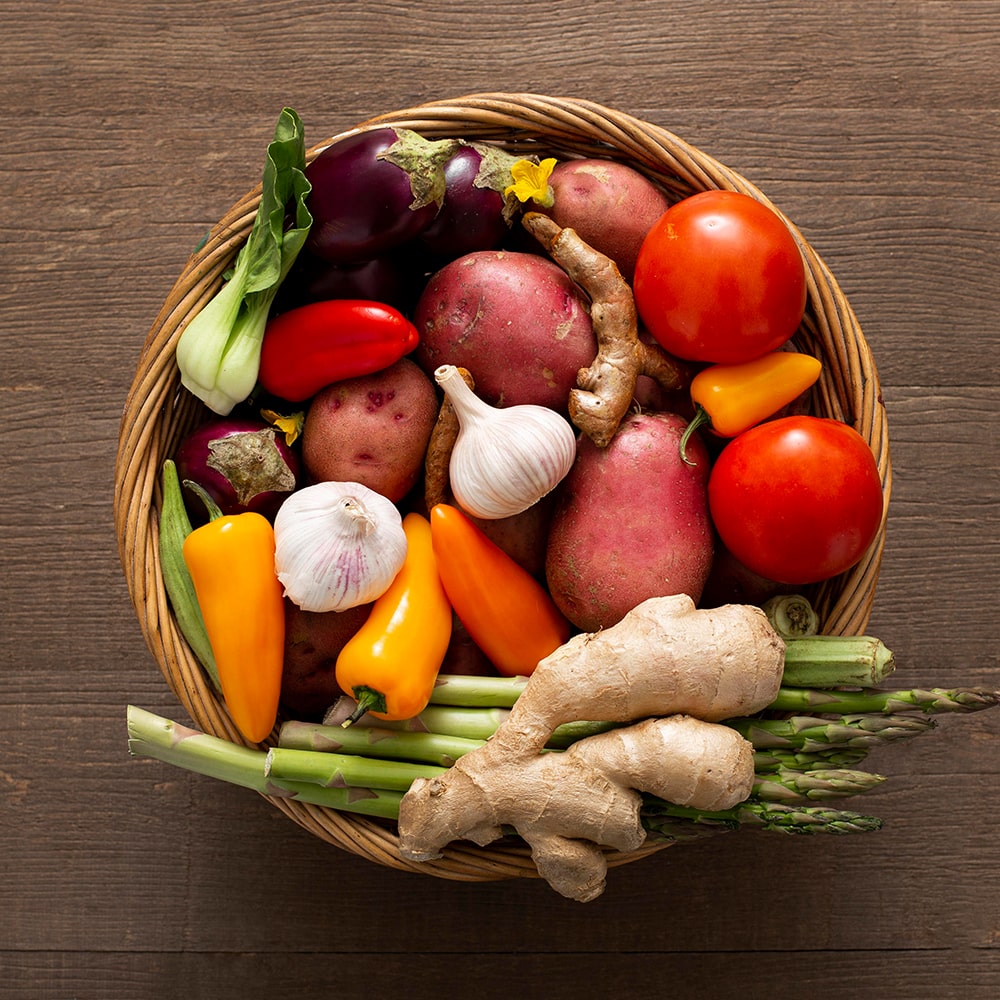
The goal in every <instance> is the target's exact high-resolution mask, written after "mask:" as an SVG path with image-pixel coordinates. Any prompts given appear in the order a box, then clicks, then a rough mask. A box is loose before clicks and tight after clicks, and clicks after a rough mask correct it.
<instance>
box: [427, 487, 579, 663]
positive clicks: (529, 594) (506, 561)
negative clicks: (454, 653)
mask: <svg viewBox="0 0 1000 1000" xmlns="http://www.w3.org/2000/svg"><path fill="white" fill-rule="evenodd" d="M430 520H431V537H432V538H433V541H434V554H435V555H436V556H437V561H438V572H439V573H440V574H441V582H442V583H443V584H444V589H445V592H446V593H447V595H448V600H449V601H450V602H451V606H452V607H453V608H454V609H455V614H457V615H458V617H459V620H460V621H461V622H462V624H463V625H464V626H465V629H466V631H467V632H468V633H469V635H470V636H471V637H472V641H473V642H474V643H475V644H476V645H477V646H478V647H479V648H480V649H481V650H482V651H483V652H484V653H485V654H486V656H487V658H488V659H489V660H490V662H491V663H492V664H493V666H494V667H496V669H497V670H498V671H499V672H500V673H501V674H504V675H506V676H508V677H516V676H519V675H521V676H528V675H530V674H531V673H532V671H534V669H535V667H536V666H537V665H538V661H539V660H541V659H543V658H544V657H546V656H548V655H549V653H551V652H553V650H555V649H557V648H558V647H559V646H561V645H562V644H563V643H564V642H565V641H566V640H567V639H568V638H569V634H570V625H569V622H567V621H566V619H565V618H564V617H563V615H562V613H561V612H560V611H559V609H558V608H557V607H556V605H555V602H554V601H553V600H552V598H551V597H550V596H549V593H548V591H547V590H546V589H545V588H544V587H543V586H542V585H541V584H540V583H539V582H538V581H537V580H536V579H535V578H534V577H533V576H532V575H531V574H530V573H529V572H528V571H527V570H526V569H524V568H523V567H522V566H520V565H519V564H518V563H517V562H515V561H514V560H513V559H512V558H511V557H510V556H509V555H507V553H506V552H504V551H503V549H501V548H500V547H499V546H498V545H496V544H494V543H493V542H492V541H491V540H490V539H489V538H487V537H486V535H484V534H483V532H482V531H480V530H479V528H477V527H476V525H475V524H474V523H473V522H472V521H471V520H470V519H469V518H468V517H467V516H466V515H465V514H464V513H463V512H462V511H461V510H459V509H458V508H457V507H454V506H451V505H450V504H443V503H440V504H436V505H435V506H434V507H433V508H432V509H431V518H430Z"/></svg>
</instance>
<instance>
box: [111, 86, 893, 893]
mask: <svg viewBox="0 0 1000 1000" xmlns="http://www.w3.org/2000/svg"><path fill="white" fill-rule="evenodd" d="M384 125H399V126H402V127H407V128H411V129H414V130H415V131H418V132H421V133H423V134H425V135H427V136H428V137H443V136H447V135H453V136H459V137H464V138H476V139H480V140H483V141H491V142H495V143H497V144H500V145H505V146H509V147H512V148H517V149H524V148H534V149H540V150H544V151H545V153H546V154H547V155H559V156H566V157H569V156H573V157H581V156H602V157H607V158H612V159H622V160H624V161H626V162H628V163H629V164H630V165H633V166H635V167H637V168H638V169H640V170H641V171H642V172H643V173H646V174H647V175H648V176H650V177H652V178H653V179H654V180H655V181H657V182H658V183H660V184H661V185H662V186H663V187H664V189H665V190H666V191H667V193H668V195H670V196H671V197H672V199H674V200H676V199H677V198H680V197H684V196H685V195H686V194H691V193H694V192H695V191H698V190H704V189H709V188H720V189H723V190H732V191H739V192H741V193H743V194H748V195H750V196H751V197H754V198H756V199H757V200H759V201H762V202H764V203H765V204H767V205H768V206H769V207H771V208H772V209H774V210H775V211H776V212H778V214H779V215H780V216H781V217H782V218H783V219H784V220H785V222H786V223H787V224H788V226H789V229H790V230H791V232H792V234H793V235H794V237H795V239H796V241H797V243H798V245H799V247H800V250H801V251H802V254H803V258H804V260H805V262H806V271H807V279H808V306H807V316H806V320H805V321H804V323H803V327H802V329H801V330H800V333H799V335H797V339H799V340H801V341H803V342H805V343H806V346H808V347H809V348H810V349H811V350H814V351H816V352H817V353H819V354H821V355H822V356H823V359H824V375H823V377H822V378H821V382H820V384H819V385H818V387H817V393H818V397H819V400H820V406H821V412H822V413H823V414H824V415H828V416H832V417H835V418H836V419H839V420H843V421H844V422H846V423H848V424H851V425H852V426H854V427H855V429H857V430H858V431H859V432H860V433H861V434H862V436H863V437H865V439H866V440H867V441H868V442H869V444H870V446H871V448H872V451H873V453H874V455H875V458H876V463H877V466H878V470H879V475H880V477H881V480H882V489H883V496H884V499H885V503H884V507H883V519H882V523H881V525H880V529H879V532H878V534H877V536H876V538H875V540H874V541H873V542H872V544H871V546H870V547H869V550H868V551H867V553H866V554H865V556H864V557H863V558H862V559H861V561H860V562H859V563H858V564H857V565H856V566H855V567H853V568H852V569H851V570H849V571H848V572H847V573H844V574H841V576H840V577H837V578H834V579H833V580H830V581H826V582H825V583H823V584H820V585H818V586H816V587H814V588H810V591H809V596H810V597H811V598H812V600H813V601H814V603H815V604H816V606H817V607H818V608H820V609H821V610H822V617H823V621H824V631H827V632H831V633H836V634H861V633H863V632H864V630H865V628H866V627H867V624H868V621H869V618H870V615H871V609H872V604H873V601H874V595H875V589H876V585H877V582H878V574H879V568H880V564H881V558H882V552H883V548H884V544H885V529H886V516H887V514H888V507H889V498H890V494H891V484H892V466H891V460H890V454H889V439H888V428H887V423H886V414H885V407H884V404H883V400H882V396H881V390H880V385H879V380H878V374H877V370H876V366H875V362H874V359H873V358H872V355H871V351H870V349H869V346H868V344H867V341H866V340H865V338H864V335H863V333H862V331H861V327H860V325H859V323H858V321H857V318H856V316H855V315H854V311H853V309H852V308H851V306H850V304H849V302H848V301H847V299H846V296H845V295H844V294H843V292H842V290H841V289H840V286H839V285H838V283H837V281H836V279H835V278H834V276H833V274H832V273H831V271H830V270H829V268H828V267H827V266H826V264H825V262H824V261H823V260H822V259H821V258H820V257H819V255H818V254H817V253H816V251H815V250H814V249H813V247H812V246H811V245H810V244H809V242H808V241H807V240H806V239H805V238H804V237H803V235H802V233H801V232H800V231H799V230H798V228H797V227H796V225H795V224H794V222H793V221H792V220H791V219H789V218H788V217H787V216H785V215H784V213H783V212H782V211H781V209H780V207H779V206H777V205H775V204H774V203H772V202H771V201H770V200H769V199H768V198H767V196H766V195H765V194H764V193H763V192H762V191H761V190H760V189H758V188H757V187H756V186H755V185H754V184H753V183H751V182H750V181H749V180H747V179H746V178H745V177H743V176H742V175H740V174H739V173H737V172H736V171H734V170H732V169H730V168H729V167H726V166H725V165H724V164H722V163H720V162H719V161H718V160H716V159H715V158H714V157H712V156H710V155H709V154H707V153H704V152H702V151H701V150H699V149H697V148H696V147H694V146H692V145H691V144H689V143H687V142H686V141H684V140H683V139H681V138H680V137H679V136H676V135H675V134H674V133H672V132H670V131H669V130H668V129H666V128H663V127H662V126H659V125H656V124H653V123H651V122H646V121H643V120H641V119H639V118H636V117H634V116H632V115H629V114H626V113H623V112H620V111H617V110H614V109H612V108H608V107H606V106H604V105H601V104H598V103H595V102H593V101H589V100H584V99H579V98H567V97H563V98H558V97H547V96H544V95H540V94H535V93H530V92H510V93H507V92H478V93H472V94H467V95H465V96H462V97H457V98H452V99H448V100H445V101H434V102H427V103H424V104H419V105H416V106H414V107H410V108H404V109H400V110H397V111H391V112H387V113H384V114H380V115H377V116H374V117H372V118H369V119H366V120H364V121H362V122H360V123H359V124H357V125H355V126H353V127H352V128H350V129H347V130H345V131H342V132H340V133H337V134H336V135H333V136H331V137H330V138H328V139H326V140H324V141H323V142H320V143H317V144H315V145H313V146H311V147H310V149H309V150H308V153H307V158H308V159H309V160H312V159H313V158H315V156H317V155H318V154H319V152H320V151H322V150H323V149H325V148H326V147H327V146H329V145H330V144H331V143H333V142H335V141H338V140H339V139H342V138H345V137H346V136H348V135H351V134H354V133H356V132H358V131H361V130H365V129H371V128H377V127H380V126H384ZM259 199H260V185H258V186H257V187H256V188H254V189H252V190H251V191H249V192H247V193H246V194H244V195H243V196H242V197H241V198H239V199H238V200H237V201H236V202H235V203H234V204H233V205H232V207H231V208H230V209H229V210H228V211H227V212H226V213H225V215H224V216H223V217H222V218H221V219H220V220H219V221H218V222H217V223H216V224H215V225H214V226H213V227H212V229H211V231H210V233H209V235H208V237H207V239H206V240H205V242H204V243H203V245H202V246H201V247H199V249H198V250H197V251H195V252H194V253H193V254H192V255H191V256H190V258H189V259H188V261H187V262H186V264H185V265H184V267H183V269H182V271H181V273H180V275H179V276H178V278H177V280H176V282H175V284H174V286H173V287H172V288H171V290H170V292H169V294H168V296H167V298H166V300H165V301H164V303H163V305H162V307H161V308H160V310H159V312H158V314H157V316H156V318H155V320H154V322H153V324H152V326H151V328H150V330H149V332H148V334H147V336H146V338H145V340H144V343H143V346H142V349H141V351H140V354H139V358H138V361H137V364H136V370H135V376H134V379H133V382H132V384H131V387H130V389H129V392H128V395H127V397H126V400H125V405H124V408H123V413H122V419H121V426H120V432H119V442H118V450H117V455H116V461H115V497H114V513H115V529H116V533H117V537H118V546H119V558H120V561H121V564H122V568H123V571H124V574H125V577H126V581H127V584H128V589H129V594H130V597H131V600H132V603H133V607H134V609H135V612H136V615H137V618H138V620H139V624H140V628H141V630H142V633H143V636H144V639H145V641H146V644H147V646H148V648H149V649H150V652H151V653H152V655H153V657H154V659H155V660H156V662H157V665H158V667H159V669H160V671H161V673H162V674H163V677H164V679H165V681H166V683H167V684H168V686H169V687H170V689H171V690H172V691H173V693H174V694H175V696H176V697H177V699H178V701H179V702H180V703H181V704H182V706H183V707H184V709H185V710H186V711H187V712H188V714H189V715H190V717H191V718H192V719H193V720H194V721H195V723H196V724H197V725H198V726H200V727H201V728H202V729H203V730H204V731H205V732H209V733H212V734H214V735H216V736H220V737H223V738H225V739H228V740H231V741H232V742H235V743H245V742H246V741H245V740H244V739H243V738H242V737H241V735H240V734H239V732H238V731H237V730H236V728H235V727H234V726H233V724H232V722H231V721H230V719H229V716H228V714H227V713H226V710H225V707H224V705H223V704H222V703H221V702H220V699H219V697H218V696H217V695H216V694H215V692H214V690H213V689H212V687H211V685H210V684H209V683H208V682H207V680H206V678H205V675H204V673H203V671H202V669H201V667H200V665H199V664H198V663H197V661H196V659H195V658H194V656H193V654H192V653H191V650H190V649H189V648H188V646H187V643H186V642H185V641H184V639H183V637H182V636H181V635H180V633H179V631H178V629H177V625H176V622H175V621H174V619H173V615H172V613H171V610H170V607H169V601H168V599H167V597H166V594H165V592H164V588H163V586H162V581H161V579H160V576H159V573H160V569H159V553H158V531H157V518H156V514H157V511H158V509H159V503H160V471H161V468H162V462H163V459H164V458H166V457H169V456H170V455H171V454H172V453H173V451H174V450H175V449H176V446H177V444H178V443H179V440H180V438H181V437H182V435H183V433H184V431H185V429H190V427H192V426H193V424H194V423H195V422H196V421H197V420H198V418H199V417H200V416H201V415H202V414H204V413H205V412H206V411H204V410H203V409H202V407H201V404H200V403H198V402H197V400H195V399H194V398H193V397H191V396H190V395H189V394H187V393H185V392H184V391H182V390H181V388H180V384H179V376H178V373H177V370H176V365H175V364H174V360H173V352H174V347H175V345H176V342H177V340H178V338H179V337H180V334H181V332H182V331H183V329H184V327H185V326H186V324H187V323H188V322H190V320H191V318H192V317H193V316H194V314H195V313H196V312H197V311H198V310H199V309H200V308H201V307H202V306H204V304H205V303H206V302H207V301H208V300H209V299H210V298H211V297H212V296H213V295H214V294H215V292H216V291H217V290H218V287H219V286H220V285H221V283H222V275H223V273H224V272H225V270H226V269H227V267H228V266H229V265H230V264H231V262H232V260H233V258H234V257H235V254H236V252H237V251H238V249H239V247H240V246H241V245H242V243H243V242H244V241H245V239H246V237H247V235H248V233H249V229H250V226H251V225H252V222H253V218H254V214H255V212H256V208H257V204H258V202H259ZM267 742H268V743H270V742H272V740H269V741H267ZM269 801H270V802H272V803H273V804H274V806H275V807H276V808H277V809H279V810H280V811H282V812H284V813H285V814H286V815H287V816H288V817H289V818H290V819H292V820H293V821H294V822H296V823H297V824H299V825H300V826H301V827H303V828H304V829H306V830H308V831H309V832H311V833H313V834H314V835H315V836H317V837H319V838H321V839H323V840H325V841H326V842H328V843H330V844H333V845H335V846H337V847H340V848H341V849H343V850H346V851H348V852H350V853H354V854H356V855H358V856H361V857H363V858H366V859H368V860H370V861H372V862H374V863H377V864H380V865H383V866H385V867H389V868H395V869H397V870H401V871H411V872H419V873H421V874H430V875H434V876H437V877H440V878H446V879H452V880H458V881H473V882H477V881H490V880H496V879H506V878H537V877H538V875H537V871H536V869H535V866H534V863H533V861H532V860H531V855H530V851H529V850H528V848H527V847H526V846H525V845H524V844H523V843H521V842H519V841H511V842H499V843H498V844H496V845H491V846H490V847H488V848H479V847H475V846H473V845H471V844H464V843H463V844H452V845H450V846H449V847H448V848H446V849H445V851H444V853H443V856H442V857H441V858H440V859H438V860H436V861H430V862H421V863H417V862H410V861H407V860H405V859H403V858H402V857H401V856H400V854H399V852H398V837H397V835H396V831H395V827H394V826H393V825H392V824H388V823H385V822H383V821H379V820H373V819H368V818H367V817H364V816H358V815H353V814H346V813H337V812H335V811H334V810H331V809H325V808H322V807H318V806H312V805H307V804H303V803H300V802H297V801H294V800H288V799H279V798H269ZM665 846H668V845H667V844H665V843H658V842H652V841H650V842H647V844H645V845H643V847H641V848H640V849H638V850H636V851H631V852H615V851H607V852H605V853H606V857H607V859H608V863H609V866H610V867H615V866H618V865H621V864H627V863H630V862H632V861H635V860H638V859H640V858H644V857H647V856H648V855H650V854H653V853H656V852H658V851H659V850H662V849H663V848H664V847H665Z"/></svg>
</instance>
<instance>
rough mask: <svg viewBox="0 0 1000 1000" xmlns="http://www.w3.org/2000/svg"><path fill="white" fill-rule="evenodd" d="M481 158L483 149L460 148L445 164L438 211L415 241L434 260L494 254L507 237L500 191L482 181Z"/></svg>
mask: <svg viewBox="0 0 1000 1000" xmlns="http://www.w3.org/2000/svg"><path fill="white" fill-rule="evenodd" d="M483 157H484V148H483V147H477V146H472V145H470V146H463V147H462V148H461V149H460V150H459V151H458V152H457V153H455V155H454V156H453V157H452V158H451V159H450V160H448V162H447V163H446V164H445V168H444V176H445V184H446V188H445V196H444V203H443V205H442V206H441V211H440V212H438V214H437V217H436V218H435V219H434V221H433V222H431V224H430V225H429V226H428V227H427V228H426V229H425V230H424V231H423V232H422V233H421V234H420V235H419V236H418V237H417V246H418V247H419V248H421V249H423V250H426V251H427V252H429V253H430V254H431V255H433V256H434V257H436V258H439V259H441V260H455V259H457V258H458V257H464V256H465V255H466V254H468V253H474V252H475V251H477V250H494V249H496V248H497V247H498V246H499V245H500V243H501V242H502V240H503V239H504V237H505V236H506V235H507V232H508V230H509V228H510V227H509V225H508V223H507V221H506V219H505V218H504V198H503V194H502V193H501V190H502V189H501V190H497V188H496V187H493V186H491V185H490V183H489V181H488V180H487V181H484V177H483V173H484V172H483V171H482V170H481V167H482V165H483ZM487 165H488V164H487ZM508 177H509V175H508Z"/></svg>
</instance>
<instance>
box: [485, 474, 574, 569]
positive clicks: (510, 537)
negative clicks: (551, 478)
mask: <svg viewBox="0 0 1000 1000" xmlns="http://www.w3.org/2000/svg"><path fill="white" fill-rule="evenodd" d="M554 500H555V494H554V493H549V494H548V495H547V496H544V497H542V499H541V500H538V501H537V502H536V503H533V504H532V505H531V506H530V507H529V508H528V509H527V510H523V511H521V513H520V514H514V515H513V516H512V517H501V518H496V519H492V520H487V519H485V518H478V517H473V518H472V519H471V520H472V522H473V523H474V524H475V525H476V527H477V528H479V530H480V531H482V533H483V534H484V535H485V536H486V537H487V538H488V539H489V540H490V541H491V542H493V544H494V545H498V546H499V547H500V548H501V549H503V551H504V552H506V553H507V555H509V556H510V557H511V559H513V560H514V562H516V563H517V564H518V565H519V566H521V567H522V568H523V569H526V570H527V571H528V572H529V573H530V574H531V575H532V576H534V577H538V578H539V579H541V578H542V577H543V576H544V575H545V546H546V541H547V539H548V531H549V521H550V520H551V518H552V506H553V502H554Z"/></svg>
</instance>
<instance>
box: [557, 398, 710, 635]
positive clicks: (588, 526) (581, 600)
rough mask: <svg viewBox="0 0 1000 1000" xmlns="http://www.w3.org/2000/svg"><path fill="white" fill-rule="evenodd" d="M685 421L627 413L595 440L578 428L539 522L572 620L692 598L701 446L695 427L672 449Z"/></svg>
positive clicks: (586, 627) (701, 537)
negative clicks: (653, 601) (572, 456)
mask: <svg viewBox="0 0 1000 1000" xmlns="http://www.w3.org/2000/svg"><path fill="white" fill-rule="evenodd" d="M685 426H686V421H685V420H684V418H683V417H680V416H678V415H676V414H672V413H631V414H630V415H629V416H627V417H626V418H625V420H623V421H622V423H621V426H620V428H619V430H618V433H617V434H616V435H615V436H614V438H613V439H612V441H611V443H610V444H609V445H608V447H607V448H605V449H600V448H597V447H596V445H594V444H593V443H592V442H591V441H590V440H589V439H587V438H581V439H580V443H579V446H578V452H577V460H576V463H575V464H574V466H573V468H572V469H571V470H570V473H569V475H568V476H567V477H566V479H564V480H563V482H562V484H561V486H560V487H559V494H558V497H557V500H556V509H555V513H554V515H553V518H552V524H551V527H550V530H549V541H548V550H547V554H546V567H545V570H546V580H547V582H548V586H549V591H550V593H551V594H552V598H553V600H554V601H555V602H556V604H557V605H558V607H559V609H560V610H561V611H562V613H563V614H564V615H565V616H566V617H567V618H568V619H569V620H570V621H571V622H572V623H573V624H574V625H576V626H577V628H580V629H582V630H583V631H585V632H594V631H597V630H598V629H602V628H608V627H610V626H611V625H614V624H616V623H617V622H619V621H620V620H621V619H622V618H623V617H624V616H625V614H626V613H627V612H628V611H629V610H631V609H632V608H634V607H636V605H638V604H640V603H641V602H642V601H645V600H646V599H648V598H650V597H665V596H670V595H674V594H682V593H683V594H688V595H689V596H690V597H691V598H692V599H693V600H694V601H697V600H698V599H699V598H700V596H701V592H702V588H703V587H704V585H705V581H706V579H707V578H708V574H709V571H710V569H711V566H712V552H713V545H714V536H713V531H712V525H711V523H710V521H709V516H708V497H707V482H708V475H709V460H708V453H707V451H706V449H705V445H704V442H703V441H702V440H701V438H700V437H698V436H697V435H696V436H693V437H692V438H691V439H690V441H689V442H688V448H687V452H688V458H689V459H692V460H693V461H694V463H695V464H694V465H687V464H686V463H685V462H684V461H683V459H682V458H681V455H680V439H681V435H682V434H683V432H684V428H685Z"/></svg>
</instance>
